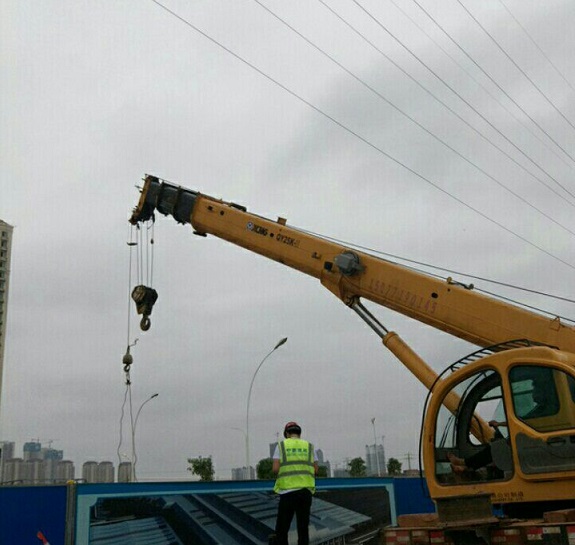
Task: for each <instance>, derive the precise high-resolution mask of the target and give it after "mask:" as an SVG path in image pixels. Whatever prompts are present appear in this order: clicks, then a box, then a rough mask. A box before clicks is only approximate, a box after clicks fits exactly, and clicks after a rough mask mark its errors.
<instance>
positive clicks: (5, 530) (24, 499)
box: [0, 485, 66, 545]
mask: <svg viewBox="0 0 575 545" xmlns="http://www.w3.org/2000/svg"><path fill="white" fill-rule="evenodd" d="M65 526H66V486H65V485H62V486H11V487H0V545H12V544H15V545H40V544H41V541H40V540H39V538H38V537H37V534H38V532H42V534H43V535H44V536H45V537H46V539H47V540H48V541H49V542H50V545H63V544H64V536H65Z"/></svg>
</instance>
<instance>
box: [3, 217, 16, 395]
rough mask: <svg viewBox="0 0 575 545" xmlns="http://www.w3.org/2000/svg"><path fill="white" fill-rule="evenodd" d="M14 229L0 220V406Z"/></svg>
mask: <svg viewBox="0 0 575 545" xmlns="http://www.w3.org/2000/svg"><path fill="white" fill-rule="evenodd" d="M12 230H13V227H12V226H11V225H8V224H7V223H6V222H5V221H2V220H0V406H1V405H2V377H3V375H4V348H5V343H6V317H7V312H8V286H9V284H10V256H11V252H12Z"/></svg>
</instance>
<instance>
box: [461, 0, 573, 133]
mask: <svg viewBox="0 0 575 545" xmlns="http://www.w3.org/2000/svg"><path fill="white" fill-rule="evenodd" d="M456 2H457V3H458V4H459V5H460V6H461V7H462V8H463V9H464V10H465V12H466V13H467V14H468V15H469V17H471V18H472V19H473V20H474V21H475V23H476V24H477V26H479V28H480V29H481V30H483V32H484V33H485V34H486V35H487V36H488V37H489V39H490V40H491V41H492V42H493V43H494V44H495V46H496V47H497V49H499V51H501V53H503V54H504V55H505V57H506V58H507V59H508V60H509V62H510V63H511V64H512V65H513V66H515V68H517V70H519V72H521V74H523V76H524V77H525V79H526V80H527V81H528V82H529V83H531V85H532V86H533V87H534V88H535V89H536V90H537V92H538V93H539V94H540V95H541V96H542V97H543V98H544V99H545V101H546V102H547V103H548V104H549V105H550V106H551V107H552V108H553V109H554V110H555V111H556V112H557V113H558V114H559V116H561V118H563V120H564V121H565V123H567V124H568V125H569V126H570V127H571V128H572V129H574V130H575V125H573V123H571V121H570V120H569V119H568V118H567V117H566V116H565V115H564V114H563V112H562V111H561V110H560V109H559V108H558V107H557V105H556V104H555V103H554V102H553V101H552V100H551V99H550V98H549V97H548V96H547V95H546V94H545V93H544V92H543V90H542V89H541V88H540V87H539V86H538V85H537V84H536V83H535V82H534V81H533V79H531V78H530V77H529V75H528V74H527V72H525V70H523V68H521V66H519V65H518V64H517V63H516V62H515V60H514V59H513V57H512V56H511V55H509V53H507V51H505V49H503V47H502V46H501V44H500V43H499V42H498V41H497V40H496V39H495V38H494V37H493V35H492V34H491V33H490V32H489V31H488V30H487V29H486V28H485V27H484V26H483V25H482V24H481V23H480V22H479V20H478V19H477V17H475V16H474V15H473V13H471V12H470V11H469V10H468V9H467V7H466V6H465V5H464V4H463V3H462V2H461V0H456Z"/></svg>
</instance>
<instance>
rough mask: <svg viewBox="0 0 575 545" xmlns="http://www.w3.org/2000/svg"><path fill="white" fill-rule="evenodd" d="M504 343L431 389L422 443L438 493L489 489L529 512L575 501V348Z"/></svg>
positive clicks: (494, 497) (495, 497)
mask: <svg viewBox="0 0 575 545" xmlns="http://www.w3.org/2000/svg"><path fill="white" fill-rule="evenodd" d="M512 346H517V344H516V343H515V344H513V345H512ZM494 348H495V347H494ZM504 348H505V347H503V346H498V347H496V349H497V350H502V351H499V352H493V351H492V350H493V348H492V349H488V350H487V351H481V353H475V354H473V355H471V356H470V357H469V358H467V359H466V360H462V361H460V362H457V363H456V364H454V365H452V366H451V367H450V370H451V371H453V372H452V374H451V375H450V376H448V377H447V378H444V379H443V380H439V381H438V382H437V384H436V386H434V388H433V389H432V390H431V391H430V396H429V398H428V403H427V410H426V415H425V422H424V429H423V434H422V449H423V460H424V468H425V474H426V478H427V482H428V486H429V489H430V493H431V496H432V498H433V499H434V500H436V501H438V500H441V499H445V498H457V497H462V496H473V495H486V494H487V495H489V497H490V498H491V503H492V504H502V505H503V506H507V507H509V506H513V505H515V507H516V508H517V509H515V510H514V509H513V508H508V509H504V511H507V512H509V513H512V512H513V513H516V512H518V511H519V512H520V514H521V515H522V516H525V514H526V513H527V510H529V511H530V512H533V513H535V512H539V511H541V510H546V509H548V508H549V507H551V506H552V505H553V506H559V505H560V506H563V505H565V506H573V505H575V500H574V497H575V494H574V493H573V490H575V355H573V354H570V353H565V352H561V351H559V350H555V349H553V348H548V347H543V346H529V347H520V348H512V349H509V350H505V349H504ZM485 353H488V355H484V354H485ZM482 356H484V357H482ZM478 358H479V359H478ZM469 361H471V363H469ZM454 399H455V400H456V403H454V402H453V400H454ZM448 400H450V403H448V402H447V401H448ZM448 407H449V408H448ZM489 423H490V424H489Z"/></svg>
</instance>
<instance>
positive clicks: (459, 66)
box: [319, 0, 575, 198]
mask: <svg viewBox="0 0 575 545" xmlns="http://www.w3.org/2000/svg"><path fill="white" fill-rule="evenodd" d="M319 1H320V2H322V0H319ZM500 1H501V0H500ZM390 2H391V3H392V4H393V5H394V6H395V8H396V9H397V10H398V11H400V12H401V13H402V14H403V15H404V17H406V18H407V19H409V20H410V21H411V23H412V24H413V25H414V26H415V27H417V28H418V29H419V31H420V32H422V33H423V34H425V35H426V36H427V38H428V39H429V40H431V41H432V42H433V43H434V44H435V46H436V47H437V48H438V49H440V50H441V51H442V52H443V54H444V55H445V56H446V57H448V58H449V59H450V60H451V62H452V63H453V64H455V65H456V66H457V67H458V68H459V69H460V70H461V71H463V72H465V74H466V75H467V77H469V79H471V80H473V82H474V83H475V84H476V85H477V86H478V87H481V89H483V91H484V92H485V93H486V94H488V95H489V96H490V97H491V99H492V100H494V101H495V102H496V103H497V104H499V106H500V107H501V108H502V109H503V110H505V111H506V112H507V114H509V115H510V116H511V117H512V118H513V119H515V121H516V122H517V123H519V124H520V125H521V126H522V127H523V129H525V130H526V131H527V132H528V133H529V134H530V135H531V136H533V138H535V139H537V141H538V142H539V143H540V144H541V145H542V146H544V147H545V148H546V149H547V151H549V152H550V153H552V154H553V155H554V156H555V157H557V159H559V161H561V162H562V163H563V164H564V165H565V166H567V167H568V168H570V169H571V170H575V167H574V166H573V164H572V163H569V162H568V161H567V159H566V158H565V157H564V156H563V155H561V154H560V153H559V152H558V151H557V150H556V149H555V147H554V146H551V145H550V144H549V143H548V142H547V141H546V140H544V139H543V138H542V137H541V136H540V135H539V134H537V133H536V132H535V131H534V130H533V129H532V128H531V127H530V126H529V125H528V124H527V123H526V122H525V121H524V120H523V119H521V118H520V117H519V116H518V115H517V114H516V113H515V112H513V111H511V109H510V108H509V107H508V106H507V105H506V104H504V103H503V102H502V101H501V100H500V98H499V97H497V96H496V95H495V94H494V93H492V92H491V91H490V90H489V89H488V88H487V87H486V86H485V85H483V83H482V82H481V81H479V79H477V78H476V77H475V76H474V75H473V74H472V73H471V72H470V71H469V70H467V68H466V67H465V66H463V65H462V64H461V63H460V62H459V61H458V60H457V59H456V58H455V57H454V56H453V55H452V54H451V53H450V52H449V51H447V49H445V48H444V47H443V46H442V45H441V44H440V43H439V42H438V41H437V40H436V39H435V38H434V37H433V36H432V35H431V34H430V33H429V32H427V30H425V28H423V26H421V25H420V24H419V23H418V22H417V21H416V20H415V19H414V18H413V17H412V16H411V15H410V14H409V13H407V11H405V10H404V9H403V8H402V7H401V6H400V5H399V4H398V3H397V1H396V0H390ZM322 3H323V2H322ZM344 22H345V21H344ZM346 24H348V25H349V23H347V22H346ZM355 32H357V31H355ZM364 39H365V40H366V41H368V42H369V40H367V38H365V37H364ZM369 43H371V42H369ZM410 77H411V76H410ZM428 92H429V91H428ZM437 100H439V99H437ZM455 115H458V114H457V113H456V114H455ZM464 122H465V123H467V122H466V121H465V120H464ZM490 143H491V142H490ZM493 145H494V144H493ZM497 149H500V148H499V147H498V148H497ZM500 151H502V153H505V155H508V154H507V153H506V152H504V151H503V150H501V149H500ZM510 158H511V157H510ZM511 160H512V161H513V162H514V163H516V164H517V165H518V166H519V167H521V168H522V169H523V170H525V172H527V173H528V174H529V175H530V176H532V177H533V178H535V179H537V180H538V181H539V182H540V183H542V184H544V185H545V186H546V187H547V188H548V189H549V190H550V191H553V193H555V194H556V195H558V196H559V197H561V198H564V197H563V195H561V194H560V193H558V192H557V191H556V190H555V189H552V188H551V187H549V186H548V185H547V184H546V183H545V182H544V181H543V180H541V179H540V178H537V177H536V176H535V175H534V174H533V173H531V172H530V171H529V170H527V169H526V168H525V167H524V166H523V165H522V164H520V163H519V162H518V161H515V159H513V158H511Z"/></svg>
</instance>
